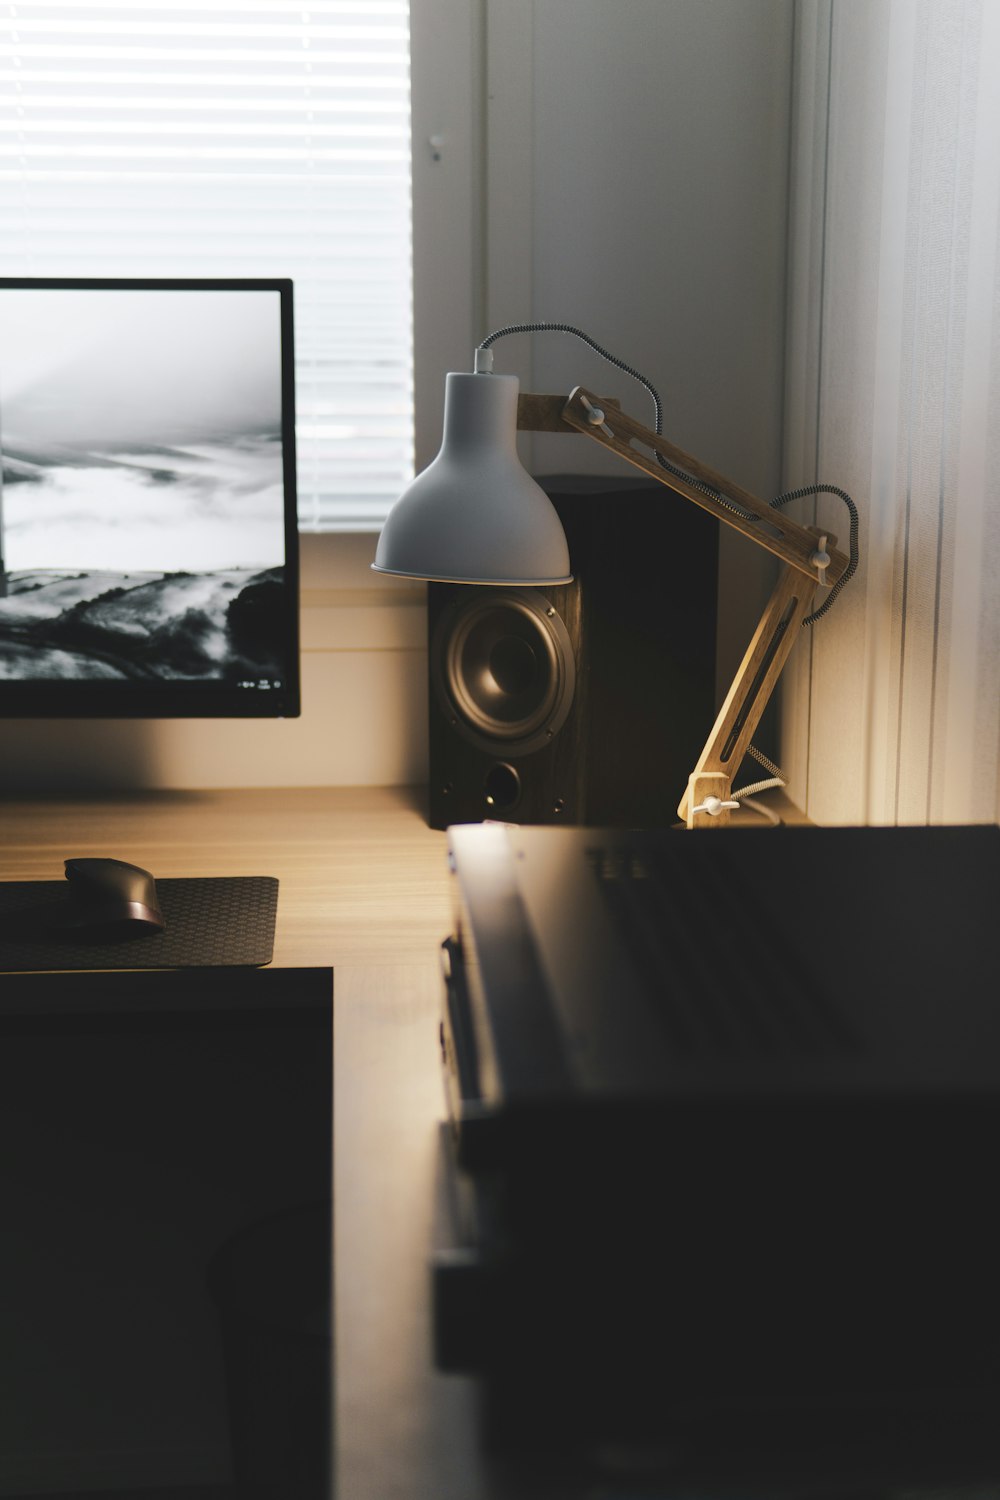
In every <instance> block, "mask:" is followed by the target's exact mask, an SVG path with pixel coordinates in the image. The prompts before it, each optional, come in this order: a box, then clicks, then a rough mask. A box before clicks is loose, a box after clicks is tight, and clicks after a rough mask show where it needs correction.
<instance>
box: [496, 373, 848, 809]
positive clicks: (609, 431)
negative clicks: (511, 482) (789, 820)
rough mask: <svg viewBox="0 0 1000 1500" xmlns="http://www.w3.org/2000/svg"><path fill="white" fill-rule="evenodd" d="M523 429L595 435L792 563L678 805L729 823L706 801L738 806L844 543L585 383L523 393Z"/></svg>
mask: <svg viewBox="0 0 1000 1500" xmlns="http://www.w3.org/2000/svg"><path fill="white" fill-rule="evenodd" d="M517 425H518V427H519V428H521V429H522V430H523V431H527V432H567V431H572V432H579V433H582V434H583V435H584V436H585V437H589V438H592V439H593V440H594V441H595V442H598V443H600V444H601V445H602V446H603V447H605V448H609V449H610V450H611V451H612V452H613V453H617V454H618V455H619V457H620V458H623V459H625V461H626V462H627V463H630V464H632V465H634V466H635V467H636V468H638V469H641V470H642V471H643V473H644V474H647V475H648V476H649V477H650V478H651V479H655V480H656V481H657V483H659V484H662V485H665V486H666V488H667V489H669V490H673V491H674V492H675V493H676V494H678V495H683V496H684V497H685V498H686V499H688V500H691V501H693V502H694V504H695V505H699V506H701V508H702V509H703V510H707V511H710V512H711V514H712V515H714V516H716V517H718V519H719V520H720V521H724V522H725V523H726V525H727V526H732V527H734V528H735V530H737V531H739V532H742V534H743V535H744V536H746V537H749V539H750V540H751V541H753V542H756V543H757V545H758V546H760V547H764V548H766V550H767V551H769V552H771V553H773V554H774V555H775V556H776V557H778V558H780V559H781V561H782V563H783V564H784V566H783V567H782V569H781V573H780V576H779V578H778V582H777V584H776V586H775V589H774V592H773V594H772V595H771V598H770V600H769V601H768V603H767V606H766V608H765V610H764V613H763V615H762V616H761V620H760V623H759V625H758V626H757V629H756V631H755V632H754V636H753V639H752V640H751V642H750V645H749V646H748V647H747V651H746V655H745V656H744V658H743V661H742V663H741V664H740V668H739V670H738V672H737V673H736V676H735V678H734V679H733V683H732V686H731V687H730V689H729V692H728V694H727V695H726V699H725V702H724V703H723V705H722V708H721V709H720V710H719V716H718V718H717V719H716V722H715V725H714V727H713V729H712V732H711V734H710V735H709V737H708V740H707V742H706V744H705V748H704V749H703V751H702V753H701V756H700V757H699V760H698V763H697V765H696V767H695V769H694V771H693V772H692V774H691V776H690V778H689V780H688V786H687V789H686V791H685V793H684V796H683V797H682V799H681V803H680V806H679V808H678V813H679V815H680V817H681V818H683V819H684V820H685V822H686V823H687V826H688V827H689V828H694V827H700V826H706V827H716V828H718V827H722V826H724V825H725V824H726V823H728V822H729V809H728V808H725V807H723V808H721V809H720V810H719V811H716V812H713V813H709V812H707V811H704V810H703V808H704V804H705V801H706V799H707V798H708V797H713V798H715V799H717V801H718V803H727V802H730V800H731V798H730V793H731V790H732V783H733V779H734V778H735V776H736V774H737V772H738V771H739V768H740V764H741V762H742V760H743V757H744V755H745V754H746V751H747V747H748V746H749V744H750V742H751V739H752V737H753V733H754V730H755V729H756V727H757V724H758V722H759V721H760V717H761V714H762V713H763V711H764V709H765V707H766V706H767V703H768V700H769V698H770V696H771V693H772V692H773V691H774V688H775V685H776V684H777V681H778V677H779V676H780V674H781V670H782V668H783V666H784V664H785V661H786V660H787V658H788V655H789V653H790V652H791V650H792V647H793V646H794V644H795V641H796V639H797V637H798V632H799V630H800V629H801V627H802V622H803V621H804V620H805V618H806V616H807V615H808V614H809V612H810V609H811V607H812V602H813V596H814V595H815V592H816V588H817V586H818V585H819V584H820V583H821V582H825V583H827V584H830V585H832V584H835V583H836V582H837V581H838V580H839V579H840V578H841V577H842V576H843V574H844V573H845V571H846V569H847V568H848V566H849V559H848V558H847V557H846V556H845V555H844V553H842V552H839V551H837V549H836V545H835V544H836V538H835V537H832V536H826V538H825V545H824V537H823V535H822V534H821V533H820V532H819V531H818V530H817V529H816V528H813V527H808V526H800V525H798V524H797V523H796V522H795V521H792V520H790V519H789V518H788V517H787V516H783V515H780V514H779V513H778V512H777V511H775V510H772V509H771V507H770V506H768V505H767V504H765V502H764V501H762V500H759V499H758V498H757V496H756V495H753V494H751V493H750V492H749V491H748V490H744V489H743V488H741V487H740V486H739V485H736V484H734V483H733V481H732V480H730V479H727V478H726V477H725V476H724V475H722V474H718V473H716V472H715V470H713V469H710V468H709V467H708V466H707V465H706V464H703V463H702V462H701V461H700V460H699V459H696V458H694V457H693V456H692V455H691V454H689V453H685V452H684V451H683V449H680V448H677V447H675V446H674V445H673V444H672V443H668V442H667V441H666V439H665V438H663V437H662V436H660V435H658V434H657V433H655V432H652V431H651V430H650V429H649V428H648V427H643V426H642V424H641V423H640V422H637V421H636V420H635V419H634V418H633V417H630V416H628V415H627V414H626V413H625V412H623V411H622V410H621V409H620V407H619V406H618V405H617V403H615V402H612V401H608V400H604V399H602V398H600V397H598V396H594V395H593V394H592V393H591V392H589V391H586V390H584V389H583V388H582V387H580V386H577V388H576V389H575V390H574V391H573V392H572V394H571V395H570V396H569V398H568V399H567V398H566V397H565V396H540V395H533V394H525V395H522V396H521V397H520V399H519V402H518V419H517ZM636 445H641V447H638V446H636ZM643 450H648V451H643ZM657 453H659V454H662V456H663V457H664V458H665V459H666V460H667V462H668V463H669V464H671V465H672V466H673V467H675V468H677V469H680V470H683V475H678V474H674V473H672V472H671V471H670V469H665V468H663V466H662V465H661V464H660V463H659V462H658V461H657V458H656V454H657ZM684 475H689V476H691V477H690V479H688V478H685V477H683V476H684ZM692 481H697V483H694V482H692ZM701 486H704V487H705V488H701ZM709 491H710V492H711V493H709ZM719 497H721V498H719Z"/></svg>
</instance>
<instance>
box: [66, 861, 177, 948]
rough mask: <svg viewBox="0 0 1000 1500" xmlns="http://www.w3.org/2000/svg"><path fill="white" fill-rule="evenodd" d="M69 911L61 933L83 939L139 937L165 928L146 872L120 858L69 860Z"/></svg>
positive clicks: (150, 879) (154, 892)
mask: <svg viewBox="0 0 1000 1500" xmlns="http://www.w3.org/2000/svg"><path fill="white" fill-rule="evenodd" d="M66 879H67V880H68V881H69V883H70V892H71V896H70V902H69V908H68V910H67V911H65V912H64V913H63V914H62V916H61V919H60V922H59V925H60V927H61V928H62V929H63V931H67V932H74V933H76V934H78V935H80V936H86V937H139V936H141V935H142V934H143V933H153V932H162V931H163V929H164V928H165V926H166V923H165V921H164V920H163V913H162V912H161V911H160V904H159V901H158V900H157V895H156V882H155V880H154V879H153V877H152V875H150V873H149V871H148V870H141V869H140V868H139V866H138V865H129V864H126V863H125V862H124V861H123V860H120V859H68V860H67V861H66Z"/></svg>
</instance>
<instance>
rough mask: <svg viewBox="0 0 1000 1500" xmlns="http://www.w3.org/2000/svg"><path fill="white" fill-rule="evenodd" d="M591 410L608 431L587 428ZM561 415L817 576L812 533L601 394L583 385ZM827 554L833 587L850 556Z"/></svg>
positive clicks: (832, 550) (828, 577)
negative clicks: (665, 465)
mask: <svg viewBox="0 0 1000 1500" xmlns="http://www.w3.org/2000/svg"><path fill="white" fill-rule="evenodd" d="M592 407H599V408H600V409H601V410H602V411H604V412H605V415H606V421H605V423H604V427H605V428H607V429H608V430H607V431H605V430H602V428H601V427H597V426H593V425H591V423H590V422H589V421H588V409H589V408H592ZM562 415H563V420H564V421H565V422H567V423H569V425H570V426H571V427H574V428H575V429H576V430H577V431H578V432H580V433H582V434H583V435H584V436H586V437H590V438H593V439H594V441H595V442H598V443H601V444H602V445H603V446H604V447H605V448H609V449H611V451H612V452H613V453H617V454H619V455H620V457H621V458H623V459H624V460H625V461H626V463H630V464H633V465H634V466H635V467H636V468H638V469H641V470H642V472H643V473H644V474H649V475H650V476H651V477H652V478H653V479H657V480H659V482H660V483H661V484H663V485H665V486H666V487H667V489H671V490H673V491H675V493H677V494H678V495H684V496H685V497H686V498H687V499H688V500H692V501H693V502H694V504H695V505H698V506H700V507H701V508H702V510H707V511H709V512H710V513H711V514H712V515H713V516H716V517H718V519H719V520H720V521H724V522H725V523H726V525H727V526H732V527H735V529H736V530H737V531H739V532H742V534H743V535H744V536H746V537H748V538H749V539H750V540H751V541H754V542H756V543H757V545H758V546H760V547H764V548H766V550H767V551H768V552H772V553H773V554H774V555H775V557H779V558H781V560H782V562H784V563H787V564H788V565H789V566H790V567H793V568H797V569H798V570H799V571H800V572H802V573H805V574H806V575H807V576H808V577H811V578H815V577H816V570H815V568H814V567H813V565H812V564H811V562H810V560H809V559H810V557H811V555H812V554H813V552H815V550H816V538H815V536H814V535H813V533H812V532H811V531H809V530H808V529H807V528H806V527H805V526H800V525H799V524H798V523H797V522H796V521H793V520H791V519H790V518H789V517H788V516H786V515H784V514H783V513H781V512H779V511H776V510H772V509H771V508H770V506H768V505H767V504H765V502H764V501H763V500H759V499H758V498H757V496H756V495H753V494H751V493H750V491H749V490H745V489H743V488H742V487H741V486H740V485H738V484H736V483H734V481H733V480H731V479H727V478H726V476H725V475H724V474H718V473H716V472H715V470H714V469H710V468H709V467H708V465H707V464H703V463H702V462H701V460H700V459H697V458H695V457H694V456H693V454H690V453H685V452H684V450H683V449H682V448H678V447H676V446H675V445H674V444H673V443H670V442H668V441H667V439H666V438H664V437H662V436H658V435H657V434H656V433H654V432H651V431H650V429H649V428H648V427H644V426H643V425H642V423H641V422H637V421H636V420H635V418H634V417H630V416H628V414H627V413H625V412H622V411H619V410H616V409H615V408H614V407H613V406H611V405H608V406H605V405H604V403H602V401H601V398H600V397H599V396H595V395H594V394H593V393H592V392H590V391H586V390H584V389H583V388H582V387H581V386H578V387H577V388H576V389H575V390H574V391H573V392H572V393H571V394H570V396H569V399H568V400H567V401H566V403H565V405H564V407H563V413H562ZM635 443H641V444H643V445H644V446H645V447H647V448H649V449H650V453H649V454H646V453H643V452H641V451H640V450H639V449H638V448H636V447H634V446H633V444H635ZM654 448H655V449H656V451H657V452H659V453H661V454H662V455H663V457H664V458H665V459H667V460H668V461H669V462H670V463H672V464H674V465H676V466H677V468H679V469H682V470H683V471H684V473H685V474H689V475H691V476H692V478H694V479H696V480H698V481H699V482H700V484H703V485H707V486H708V487H709V488H710V489H711V490H714V491H717V492H718V494H719V495H721V496H723V497H724V499H725V500H729V501H731V502H732V504H733V505H735V506H737V507H739V509H740V510H743V511H747V512H750V514H751V516H753V517H757V518H758V519H757V520H753V519H751V520H745V519H744V517H743V516H742V515H740V514H738V513H737V511H735V510H732V509H731V508H730V507H729V506H728V505H726V504H724V503H723V502H722V501H720V500H717V499H715V498H714V496H712V495H709V494H706V493H705V492H704V490H701V489H699V488H697V486H695V485H694V484H691V483H688V482H687V481H686V480H685V479H683V478H680V477H678V476H677V475H674V474H671V473H669V472H668V471H667V470H666V469H664V468H663V467H662V465H661V464H659V463H658V462H657V461H656V459H655V458H654V457H653V456H652V450H653V449H654ZM828 551H829V554H830V563H829V566H828V568H827V572H826V581H827V583H829V584H831V585H832V584H834V583H836V582H837V580H838V579H839V578H840V577H841V575H842V574H843V573H844V571H845V569H846V568H847V565H848V558H847V557H846V556H845V554H844V553H843V552H840V551H838V550H837V548H836V547H834V546H832V545H831V546H830V547H829V548H828Z"/></svg>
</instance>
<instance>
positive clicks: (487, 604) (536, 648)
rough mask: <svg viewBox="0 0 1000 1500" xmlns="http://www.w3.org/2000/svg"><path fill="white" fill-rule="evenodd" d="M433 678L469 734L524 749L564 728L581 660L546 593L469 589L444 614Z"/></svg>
mask: <svg viewBox="0 0 1000 1500" xmlns="http://www.w3.org/2000/svg"><path fill="white" fill-rule="evenodd" d="M431 680H432V682H433V684H434V689H435V691H436V693H437V695H438V699H439V701H440V702H441V704H442V707H443V708H444V709H445V712H446V713H448V715H449V717H450V719H451V720H452V722H453V723H454V725H455V727H456V728H457V729H458V730H459V732H460V733H461V734H463V735H464V736H465V737H466V738H467V739H468V740H470V741H471V742H472V743H473V744H475V745H478V746H479V747H480V748H483V749H498V748H500V747H502V748H503V751H504V753H505V754H514V753H517V754H522V755H523V754H527V753H528V752H530V751H532V750H538V749H540V748H541V747H542V746H543V745H545V744H548V743H549V742H550V741H551V739H552V736H553V735H554V734H556V733H557V732H558V730H559V729H560V728H561V726H562V724H563V723H564V721H565V719H566V715H567V714H568V712H569V708H570V704H571V703H572V701H573V692H574V688H575V686H576V667H575V663H574V660H573V648H572V645H571V642H570V638H569V634H568V632H567V630H566V627H565V625H564V624H563V621H562V620H561V619H560V617H559V615H558V613H557V612H556V610H555V609H554V608H553V606H552V605H551V604H550V602H549V601H548V599H546V598H545V597H544V595H540V594H538V592H537V591H536V590H534V589H531V590H528V589H502V590H498V589H482V590H478V589H477V590H474V591H473V590H465V589H463V590H462V597H460V598H459V599H457V600H456V601H455V603H454V604H453V605H452V606H451V608H450V609H447V610H445V612H444V613H443V614H442V616H441V618H440V620H439V621H438V625H437V629H436V631H435V634H434V639H433V641H432V643H431Z"/></svg>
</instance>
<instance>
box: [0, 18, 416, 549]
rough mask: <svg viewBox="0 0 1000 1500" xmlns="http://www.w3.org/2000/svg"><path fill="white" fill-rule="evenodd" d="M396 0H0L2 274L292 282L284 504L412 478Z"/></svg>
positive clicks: (326, 505)
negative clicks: (290, 428) (294, 423)
mask: <svg viewBox="0 0 1000 1500" xmlns="http://www.w3.org/2000/svg"><path fill="white" fill-rule="evenodd" d="M408 23H409V5H408V0H310V3H308V4H306V5H293V4H285V3H282V0H270V3H268V0H208V3H206V4H202V3H200V0H156V3H155V4H147V3H144V0H102V3H100V4H96V3H94V4H91V3H88V0H61V3H57V4H49V3H47V0H21V3H15V4H10V5H4V6H3V7H2V10H0V95H2V105H0V275H7V276H223V277H232V276H290V277H291V278H292V279H293V281H294V282H295V304H296V355H297V360H296V364H297V417H298V459H299V514H300V522H301V525H302V526H303V527H304V528H306V529H326V530H329V529H347V530H365V529H372V528H375V527H377V526H378V525H379V523H380V521H381V520H382V519H383V517H384V515H385V513H386V511H387V510H388V507H389V505H390V504H391V503H392V501H393V500H394V499H395V498H396V496H397V495H398V494H399V491H400V490H401V489H402V488H403V487H404V486H405V484H406V483H407V482H408V480H409V478H410V477H411V476H412V472H413V467H412V466H413V458H412V450H413V390H412V385H413V379H412V314H411V289H410V287H411V255H410V124H409V24H408Z"/></svg>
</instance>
